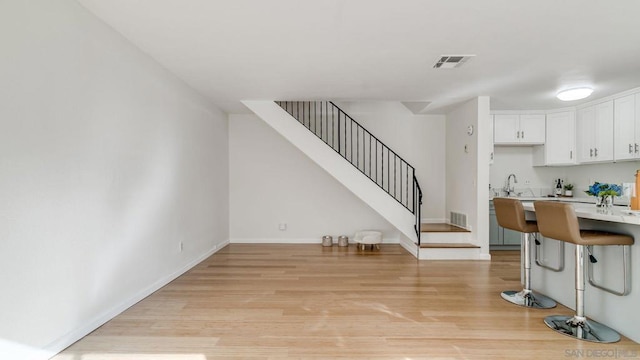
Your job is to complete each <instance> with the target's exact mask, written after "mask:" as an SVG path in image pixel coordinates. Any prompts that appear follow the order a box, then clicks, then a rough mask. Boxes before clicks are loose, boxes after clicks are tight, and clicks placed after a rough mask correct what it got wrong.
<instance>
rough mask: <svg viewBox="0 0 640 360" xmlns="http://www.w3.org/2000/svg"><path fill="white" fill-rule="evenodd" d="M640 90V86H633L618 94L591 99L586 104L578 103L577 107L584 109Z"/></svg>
mask: <svg viewBox="0 0 640 360" xmlns="http://www.w3.org/2000/svg"><path fill="white" fill-rule="evenodd" d="M638 92H640V87H637V88H633V89H630V90H627V91H623V92H619V93H617V94H613V95H609V96H605V97H603V98H599V99H596V100H591V101H589V102H586V103H584V104H580V105H577V106H576V109H577V110H580V109H584V108H586V107H589V106H593V105H598V104H602V103H604V102H607V101H611V100H615V99H618V98H621V97H625V96H627V95H633V94H636V93H638Z"/></svg>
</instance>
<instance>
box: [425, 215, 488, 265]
mask: <svg viewBox="0 0 640 360" xmlns="http://www.w3.org/2000/svg"><path fill="white" fill-rule="evenodd" d="M470 235H471V231H469V230H467V229H465V228H463V227H460V226H456V225H451V224H446V223H442V224H422V225H421V227H420V239H421V240H420V245H419V247H420V249H419V251H418V256H417V257H418V259H420V260H469V259H480V258H481V255H480V249H481V248H480V246H478V245H475V244H472V243H471V242H470V239H469V238H470Z"/></svg>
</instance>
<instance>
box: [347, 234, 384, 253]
mask: <svg viewBox="0 0 640 360" xmlns="http://www.w3.org/2000/svg"><path fill="white" fill-rule="evenodd" d="M353 241H355V243H356V244H358V245H356V246H360V245H362V250H364V249H365V248H366V246H367V245H371V249H373V247H374V246H375V247H376V249H380V246H379V245H378V244H380V243H381V242H382V233H381V232H380V231H374V230H364V231H358V232H357V233H356V235H355V236H354V237H353Z"/></svg>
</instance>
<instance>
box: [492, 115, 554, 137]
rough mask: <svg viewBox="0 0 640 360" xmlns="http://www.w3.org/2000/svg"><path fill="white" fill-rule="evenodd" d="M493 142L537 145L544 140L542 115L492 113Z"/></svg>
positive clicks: (543, 117)
mask: <svg viewBox="0 0 640 360" xmlns="http://www.w3.org/2000/svg"><path fill="white" fill-rule="evenodd" d="M493 122H494V124H493V125H494V130H493V131H494V132H493V135H494V138H493V141H494V144H496V145H539V144H544V142H545V116H544V115H502V114H500V115H494V119H493Z"/></svg>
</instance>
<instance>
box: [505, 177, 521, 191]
mask: <svg viewBox="0 0 640 360" xmlns="http://www.w3.org/2000/svg"><path fill="white" fill-rule="evenodd" d="M512 177H513V184H517V183H518V178H517V177H516V174H509V176H507V183H506V185H505V187H504V191H505V192H506V193H507V196H514V195H515V192H516V188H515V186H514V185H513V184H511V178H512Z"/></svg>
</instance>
